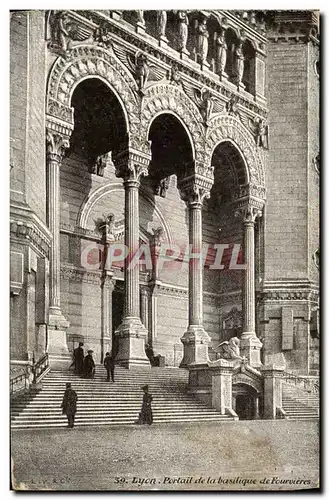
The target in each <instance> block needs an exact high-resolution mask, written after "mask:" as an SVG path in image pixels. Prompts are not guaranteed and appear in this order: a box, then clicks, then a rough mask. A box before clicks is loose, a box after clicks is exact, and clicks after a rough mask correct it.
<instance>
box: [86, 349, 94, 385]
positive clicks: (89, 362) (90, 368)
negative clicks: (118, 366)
mask: <svg viewBox="0 0 329 500" xmlns="http://www.w3.org/2000/svg"><path fill="white" fill-rule="evenodd" d="M93 352H94V351H92V350H91V349H89V351H88V353H87V356H86V357H85V359H84V362H83V376H84V377H85V378H94V376H95V361H94V360H93Z"/></svg>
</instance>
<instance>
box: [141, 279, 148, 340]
mask: <svg viewBox="0 0 329 500" xmlns="http://www.w3.org/2000/svg"><path fill="white" fill-rule="evenodd" d="M140 300H141V303H140V308H141V310H140V315H141V321H142V323H143V325H144V326H145V328H146V330H147V332H148V331H149V292H148V289H147V288H146V287H144V286H143V287H141V290H140ZM148 340H149V335H148V336H147V341H148Z"/></svg>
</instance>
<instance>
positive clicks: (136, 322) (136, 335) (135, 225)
mask: <svg viewBox="0 0 329 500" xmlns="http://www.w3.org/2000/svg"><path fill="white" fill-rule="evenodd" d="M150 158H151V155H150V154H149V153H148V154H147V153H142V152H138V151H136V150H133V149H131V148H129V149H127V150H125V151H123V152H121V153H119V154H117V155H116V156H115V157H114V158H113V161H114V165H115V169H116V175H117V177H123V180H124V189H125V245H126V247H127V248H128V249H129V255H128V257H127V258H126V260H125V266H124V277H125V301H124V316H123V320H122V323H121V325H120V326H119V328H118V329H117V331H116V332H115V335H116V336H117V337H118V353H117V356H116V360H117V362H118V363H120V364H121V365H122V366H125V367H127V368H130V367H132V366H135V365H147V366H150V362H149V360H148V358H147V356H146V354H145V340H146V339H147V335H148V332H147V330H146V328H145V326H144V325H143V324H142V322H141V319H140V296H139V293H140V292H139V265H138V264H136V263H135V264H134V262H133V261H132V259H133V257H134V255H135V253H136V252H138V248H139V185H140V178H141V176H142V175H147V174H148V170H147V168H148V164H149V162H150Z"/></svg>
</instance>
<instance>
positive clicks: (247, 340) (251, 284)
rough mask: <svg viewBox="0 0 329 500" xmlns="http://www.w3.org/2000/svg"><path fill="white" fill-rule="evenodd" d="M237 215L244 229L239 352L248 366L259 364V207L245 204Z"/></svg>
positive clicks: (260, 345)
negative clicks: (257, 318) (256, 240)
mask: <svg viewBox="0 0 329 500" xmlns="http://www.w3.org/2000/svg"><path fill="white" fill-rule="evenodd" d="M238 215H241V216H242V218H243V229H244V245H243V246H244V262H245V266H246V268H245V271H244V277H243V293H242V314H243V333H242V335H241V338H240V354H241V356H245V357H246V358H247V362H248V364H249V365H250V366H254V367H257V366H261V360H260V349H261V347H262V343H261V341H260V340H259V339H258V338H257V335H256V320H255V312H256V310H255V308H256V297H255V220H256V217H258V216H260V215H261V211H260V210H259V208H254V207H253V206H251V205H247V206H246V207H243V208H242V209H239V210H238Z"/></svg>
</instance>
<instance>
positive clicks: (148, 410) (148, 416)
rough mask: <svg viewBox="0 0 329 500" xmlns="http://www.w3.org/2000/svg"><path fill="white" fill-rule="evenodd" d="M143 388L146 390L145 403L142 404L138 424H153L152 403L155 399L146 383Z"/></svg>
mask: <svg viewBox="0 0 329 500" xmlns="http://www.w3.org/2000/svg"><path fill="white" fill-rule="evenodd" d="M142 390H143V391H144V394H143V404H142V409H141V412H140V414H139V418H138V422H137V423H138V424H141V425H142V424H148V425H151V424H152V423H153V414H152V407H151V403H152V400H153V397H152V395H151V394H150V393H149V392H148V391H149V386H148V385H144V387H142Z"/></svg>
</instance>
